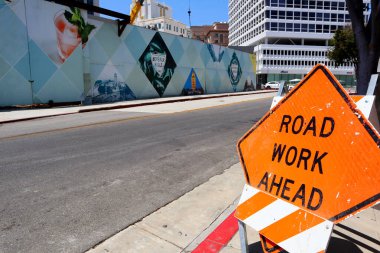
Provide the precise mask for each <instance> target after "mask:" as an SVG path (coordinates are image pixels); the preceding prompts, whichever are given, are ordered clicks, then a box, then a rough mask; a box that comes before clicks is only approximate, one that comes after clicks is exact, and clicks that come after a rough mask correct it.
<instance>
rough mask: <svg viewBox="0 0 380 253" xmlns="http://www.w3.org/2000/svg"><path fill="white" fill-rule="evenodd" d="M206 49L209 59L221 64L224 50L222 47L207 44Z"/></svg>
mask: <svg viewBox="0 0 380 253" xmlns="http://www.w3.org/2000/svg"><path fill="white" fill-rule="evenodd" d="M207 49H208V51H209V52H210V55H211V59H212V60H213V61H214V62H221V61H222V58H223V55H224V49H223V47H221V46H219V45H214V44H207Z"/></svg>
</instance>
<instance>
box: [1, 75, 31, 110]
mask: <svg viewBox="0 0 380 253" xmlns="http://www.w3.org/2000/svg"><path fill="white" fill-rule="evenodd" d="M0 90H1V92H0V106H10V105H20V104H24V105H26V104H31V103H32V95H31V89H30V83H29V82H28V80H25V79H24V77H23V76H22V75H20V73H19V72H17V71H16V70H15V69H10V70H9V71H8V72H7V73H6V74H5V75H4V76H3V78H2V79H1V80H0Z"/></svg>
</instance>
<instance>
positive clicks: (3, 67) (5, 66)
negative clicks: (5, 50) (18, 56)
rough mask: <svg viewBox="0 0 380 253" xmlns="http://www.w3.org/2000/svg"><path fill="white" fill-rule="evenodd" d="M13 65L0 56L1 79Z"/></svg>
mask: <svg viewBox="0 0 380 253" xmlns="http://www.w3.org/2000/svg"><path fill="white" fill-rule="evenodd" d="M10 68H11V66H10V65H9V64H8V63H7V62H6V61H4V59H3V57H1V56H0V79H1V78H2V77H3V76H4V75H5V73H7V72H8V70H9V69H10Z"/></svg>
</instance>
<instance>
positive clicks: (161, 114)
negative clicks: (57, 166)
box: [0, 98, 268, 141]
mask: <svg viewBox="0 0 380 253" xmlns="http://www.w3.org/2000/svg"><path fill="white" fill-rule="evenodd" d="M263 99H268V98H258V99H254V100H246V101H238V102H233V103H229V104H223V105H213V106H208V107H203V108H197V109H191V110H184V111H180V112H171V113H152V115H145V116H136V117H131V118H127V119H117V120H110V121H103V122H97V123H91V124H86V125H79V126H72V127H65V128H59V129H51V130H46V131H40V132H35V133H26V134H19V135H14V136H8V137H0V141H3V140H13V139H18V138H22V137H29V136H38V135H42V134H46V133H55V132H60V131H69V130H73V129H80V128H85V127H93V126H101V125H108V124H113V123H120V122H126V121H130V120H138V119H148V118H158V117H162V116H164V115H169V114H180V113H186V112H194V111H200V110H207V109H211V108H216V107H226V106H230V105H236V104H242V103H248V102H252V101H257V100H263ZM115 110H119V109H115ZM108 111H112V109H111V110H108ZM134 112H138V111H134ZM56 116H59V115H56Z"/></svg>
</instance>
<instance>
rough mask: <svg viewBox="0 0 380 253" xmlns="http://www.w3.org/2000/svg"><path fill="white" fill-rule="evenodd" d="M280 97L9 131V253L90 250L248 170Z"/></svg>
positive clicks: (4, 181) (1, 185)
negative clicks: (261, 127) (251, 143)
mask: <svg viewBox="0 0 380 253" xmlns="http://www.w3.org/2000/svg"><path fill="white" fill-rule="evenodd" d="M270 103H271V99H261V100H256V101H253V102H244V103H238V104H233V105H228V106H221V107H214V108H209V109H202V110H195V111H189V112H182V113H174V114H153V113H139V112H135V113H133V112H128V113H125V112H116V111H100V112H92V113H84V114H75V115H67V116H60V117H53V118H46V119H40V120H33V121H25V122H19V123H13V124H6V125H3V126H1V127H0V154H1V155H0V252H1V253H3V252H4V253H5V252H6V253H9V252H39V253H43V252H49V253H51V252H83V251H86V250H87V249H89V248H91V247H93V246H94V245H96V244H98V243H99V242H101V241H103V240H105V239H107V238H108V237H110V236H112V235H114V234H115V233H117V232H119V231H120V230H123V229H124V228H126V227H128V226H129V225H131V224H133V223H135V222H136V221H139V220H141V219H142V218H144V217H145V216H147V215H149V214H150V213H152V212H153V211H155V210H157V209H159V208H160V207H162V206H164V205H166V204H167V203H170V202H172V201H173V200H175V199H177V198H179V197H180V196H182V195H183V194H184V193H186V192H189V191H191V190H192V189H193V188H195V187H196V186H198V185H200V184H202V183H204V182H205V181H207V180H208V179H209V178H210V177H212V176H214V175H217V174H220V173H222V172H223V171H224V170H225V169H227V168H229V167H230V166H231V165H233V164H235V163H237V162H238V157H237V153H236V148H235V145H236V142H237V140H238V139H239V138H240V137H241V136H242V135H243V134H244V133H245V132H246V131H247V130H248V129H249V128H250V127H251V126H252V125H253V124H254V123H255V122H256V121H257V120H259V119H260V118H261V117H262V115H263V114H264V113H265V112H266V111H267V110H268V108H269V106H270Z"/></svg>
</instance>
